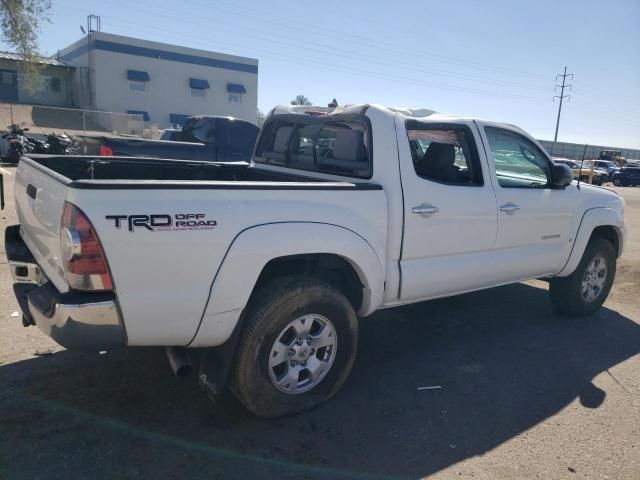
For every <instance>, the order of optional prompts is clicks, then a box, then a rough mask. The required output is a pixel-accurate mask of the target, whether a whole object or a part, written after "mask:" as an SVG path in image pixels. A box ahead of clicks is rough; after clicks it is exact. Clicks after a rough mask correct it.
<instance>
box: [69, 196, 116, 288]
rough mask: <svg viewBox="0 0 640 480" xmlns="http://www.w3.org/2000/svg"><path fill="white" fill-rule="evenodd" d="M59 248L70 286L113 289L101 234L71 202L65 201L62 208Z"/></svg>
mask: <svg viewBox="0 0 640 480" xmlns="http://www.w3.org/2000/svg"><path fill="white" fill-rule="evenodd" d="M60 250H61V252H60V253H61V255H62V262H63V264H64V271H65V277H66V279H67V283H68V284H69V287H71V289H73V290H91V291H95V290H103V291H104V290H113V283H112V281H111V275H110V274H109V268H108V267H107V259H106V258H105V256H104V252H103V251H102V247H101V246H100V242H99V240H98V235H97V234H96V231H95V229H94V228H93V225H91V222H90V221H89V219H88V218H87V217H86V215H85V214H84V213H82V210H80V209H79V208H78V207H76V206H75V205H74V204H72V203H69V202H65V204H64V210H63V211H62V221H61V226H60Z"/></svg>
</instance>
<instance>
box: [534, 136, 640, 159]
mask: <svg viewBox="0 0 640 480" xmlns="http://www.w3.org/2000/svg"><path fill="white" fill-rule="evenodd" d="M538 141H539V142H540V143H541V144H542V146H543V147H544V148H545V150H546V151H547V152H548V153H549V154H550V155H551V156H552V157H560V158H569V159H571V160H582V157H583V156H584V158H585V160H593V159H597V158H599V157H600V152H601V151H602V150H615V151H618V152H620V153H621V156H622V157H623V158H625V159H626V160H627V161H629V160H640V150H636V149H632V148H619V147H605V146H602V145H585V144H584V143H582V144H581V143H568V142H555V143H554V142H552V141H550V140H538ZM585 147H586V149H585Z"/></svg>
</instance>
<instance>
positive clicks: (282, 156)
mask: <svg viewBox="0 0 640 480" xmlns="http://www.w3.org/2000/svg"><path fill="white" fill-rule="evenodd" d="M296 117H298V115H296ZM290 118H291V117H289V119H290ZM289 119H282V118H277V119H275V120H273V121H272V122H271V123H270V124H267V125H265V126H264V127H263V131H262V135H261V138H260V141H259V144H258V147H257V149H256V155H255V161H256V162H257V163H268V164H277V165H285V166H287V167H290V168H296V169H300V170H309V171H315V172H322V173H331V174H336V175H343V176H347V177H358V178H371V158H370V154H369V149H368V147H367V145H368V142H369V131H368V129H367V128H366V127H365V125H364V124H363V123H362V122H360V121H358V120H353V119H349V120H344V121H337V120H336V119H335V118H332V119H331V120H328V119H324V118H322V119H320V118H317V117H309V118H305V117H303V118H299V119H298V118H295V119H293V121H290V120H289Z"/></svg>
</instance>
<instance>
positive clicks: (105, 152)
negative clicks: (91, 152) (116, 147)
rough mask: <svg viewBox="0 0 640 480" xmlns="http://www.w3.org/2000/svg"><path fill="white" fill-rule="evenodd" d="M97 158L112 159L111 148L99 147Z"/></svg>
mask: <svg viewBox="0 0 640 480" xmlns="http://www.w3.org/2000/svg"><path fill="white" fill-rule="evenodd" d="M98 156H100V157H113V150H111V148H110V147H107V146H106V145H100V148H98Z"/></svg>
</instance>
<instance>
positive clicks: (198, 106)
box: [58, 31, 258, 128]
mask: <svg viewBox="0 0 640 480" xmlns="http://www.w3.org/2000/svg"><path fill="white" fill-rule="evenodd" d="M58 59H59V60H61V61H63V62H65V64H67V65H73V66H75V67H76V69H75V74H74V78H73V84H74V88H73V92H74V102H73V103H74V104H75V105H76V106H79V107H85V108H90V109H93V110H104V111H110V112H120V113H138V114H142V115H143V116H144V119H145V121H147V122H150V123H154V124H157V125H158V126H159V127H160V128H166V127H170V126H177V125H180V124H181V123H182V122H183V120H184V118H185V117H187V116H190V115H198V114H202V115H224V116H233V117H237V118H241V119H244V120H249V121H251V122H256V120H257V103H258V60H256V59H253V58H245V57H237V56H233V55H226V54H223V53H216V52H208V51H205V50H196V49H193V48H186V47H180V46H176V45H169V44H166V43H157V42H150V41H146V40H139V39H136V38H130V37H123V36H120V35H112V34H109V33H104V32H95V31H94V32H91V33H89V35H87V36H86V37H85V38H83V39H81V40H78V41H77V42H75V43H73V44H72V45H70V46H68V47H67V48H65V49H63V50H61V51H60V52H59V54H58Z"/></svg>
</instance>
